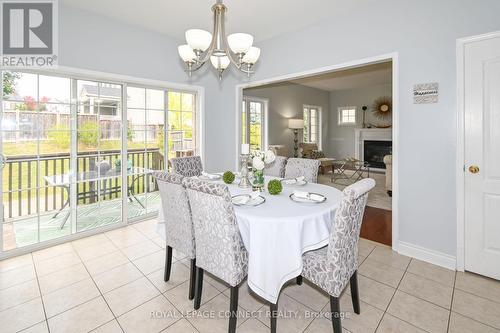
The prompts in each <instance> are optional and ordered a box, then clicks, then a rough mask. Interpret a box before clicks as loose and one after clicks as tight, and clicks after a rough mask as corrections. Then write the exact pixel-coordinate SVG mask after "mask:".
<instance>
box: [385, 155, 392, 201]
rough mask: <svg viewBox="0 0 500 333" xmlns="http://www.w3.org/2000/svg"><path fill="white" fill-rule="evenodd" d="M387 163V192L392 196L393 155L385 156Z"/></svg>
mask: <svg viewBox="0 0 500 333" xmlns="http://www.w3.org/2000/svg"><path fill="white" fill-rule="evenodd" d="M384 164H385V189H386V191H387V194H388V195H389V196H390V197H392V155H385V156H384Z"/></svg>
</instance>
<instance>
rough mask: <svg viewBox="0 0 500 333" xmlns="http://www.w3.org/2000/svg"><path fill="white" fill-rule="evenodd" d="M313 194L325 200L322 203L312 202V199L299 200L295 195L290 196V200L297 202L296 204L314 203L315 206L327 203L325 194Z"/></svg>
mask: <svg viewBox="0 0 500 333" xmlns="http://www.w3.org/2000/svg"><path fill="white" fill-rule="evenodd" d="M311 194H315V195H319V196H321V197H322V198H323V199H322V200H321V201H316V200H311V199H306V198H297V197H296V196H295V195H294V193H292V194H290V199H291V200H292V201H295V202H298V203H314V204H320V203H323V202H325V201H326V197H325V196H324V195H323V194H319V193H312V192H311Z"/></svg>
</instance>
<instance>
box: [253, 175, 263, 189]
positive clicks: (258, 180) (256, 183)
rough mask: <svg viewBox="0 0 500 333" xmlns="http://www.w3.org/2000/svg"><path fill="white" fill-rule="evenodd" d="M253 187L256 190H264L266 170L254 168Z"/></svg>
mask: <svg viewBox="0 0 500 333" xmlns="http://www.w3.org/2000/svg"><path fill="white" fill-rule="evenodd" d="M252 189H253V190H254V191H260V192H263V191H264V171H263V170H254V171H253V180H252Z"/></svg>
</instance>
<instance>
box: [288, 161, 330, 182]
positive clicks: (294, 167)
mask: <svg viewBox="0 0 500 333" xmlns="http://www.w3.org/2000/svg"><path fill="white" fill-rule="evenodd" d="M320 165H321V162H320V161H318V160H311V159H307V158H289V159H288V161H287V162H286V167H285V178H297V177H301V176H304V177H305V179H306V180H307V181H308V182H310V183H317V182H318V171H319V166H320Z"/></svg>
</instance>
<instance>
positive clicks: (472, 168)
mask: <svg viewBox="0 0 500 333" xmlns="http://www.w3.org/2000/svg"><path fill="white" fill-rule="evenodd" d="M469 172H470V173H478V172H479V167H478V166H477V165H471V166H470V167H469Z"/></svg>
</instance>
